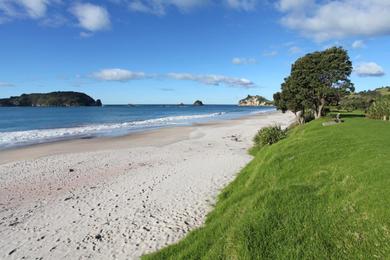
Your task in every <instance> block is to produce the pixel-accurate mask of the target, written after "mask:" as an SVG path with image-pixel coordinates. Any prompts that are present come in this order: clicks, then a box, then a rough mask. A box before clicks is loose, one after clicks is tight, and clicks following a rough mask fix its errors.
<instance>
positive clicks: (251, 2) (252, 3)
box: [226, 0, 258, 11]
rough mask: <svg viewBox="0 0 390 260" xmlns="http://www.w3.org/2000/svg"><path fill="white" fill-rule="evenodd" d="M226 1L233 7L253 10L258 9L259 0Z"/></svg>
mask: <svg viewBox="0 0 390 260" xmlns="http://www.w3.org/2000/svg"><path fill="white" fill-rule="evenodd" d="M226 3H227V5H228V6H229V7H230V8H233V9H237V10H243V11H252V10H254V9H256V5H257V3H258V0H226Z"/></svg>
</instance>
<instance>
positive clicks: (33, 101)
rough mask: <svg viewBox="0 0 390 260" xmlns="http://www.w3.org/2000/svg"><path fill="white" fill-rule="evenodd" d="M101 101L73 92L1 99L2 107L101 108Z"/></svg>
mask: <svg viewBox="0 0 390 260" xmlns="http://www.w3.org/2000/svg"><path fill="white" fill-rule="evenodd" d="M101 105H102V102H101V101H100V99H97V100H96V101H95V100H94V99H93V98H91V97H90V96H88V95H87V94H84V93H80V92H72V91H64V92H61V91H58V92H51V93H33V94H22V95H21V96H16V97H10V98H4V99H0V106H3V107H4V106H23V107H27V106H28V107H51V106H53V107H73V106H101Z"/></svg>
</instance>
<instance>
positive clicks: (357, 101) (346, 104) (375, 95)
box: [339, 86, 390, 111]
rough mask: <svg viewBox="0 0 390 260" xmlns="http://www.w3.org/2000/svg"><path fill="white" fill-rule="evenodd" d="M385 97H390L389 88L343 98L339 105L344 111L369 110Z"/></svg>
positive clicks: (366, 91)
mask: <svg viewBox="0 0 390 260" xmlns="http://www.w3.org/2000/svg"><path fill="white" fill-rule="evenodd" d="M384 97H390V87H389V86H387V87H380V88H376V89H374V90H365V91H360V92H356V93H351V94H350V95H347V96H345V97H343V98H342V99H341V101H340V104H339V105H340V107H341V108H342V109H346V110H350V111H352V110H356V109H362V110H367V109H368V108H369V107H370V106H371V104H372V103H373V102H375V101H376V100H378V99H381V98H384Z"/></svg>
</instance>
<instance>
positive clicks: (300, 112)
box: [294, 111, 305, 125]
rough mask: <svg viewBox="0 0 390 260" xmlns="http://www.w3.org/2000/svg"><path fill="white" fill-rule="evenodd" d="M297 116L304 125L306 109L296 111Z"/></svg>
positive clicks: (298, 120)
mask: <svg viewBox="0 0 390 260" xmlns="http://www.w3.org/2000/svg"><path fill="white" fill-rule="evenodd" d="M294 114H295V117H296V120H297V122H298V123H299V124H300V125H303V124H304V123H305V117H304V115H305V112H304V111H298V112H295V113H294Z"/></svg>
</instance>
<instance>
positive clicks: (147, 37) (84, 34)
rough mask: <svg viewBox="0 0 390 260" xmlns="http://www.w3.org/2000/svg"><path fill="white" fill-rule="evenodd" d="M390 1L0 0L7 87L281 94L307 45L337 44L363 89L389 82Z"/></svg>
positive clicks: (151, 99) (122, 94)
mask: <svg viewBox="0 0 390 260" xmlns="http://www.w3.org/2000/svg"><path fill="white" fill-rule="evenodd" d="M389 13H390V1H388V0H366V1H356V0H339V1H318V0H317V1H316V0H280V1H267V0H149V1H143V0H110V1H65V0H0V57H1V58H0V97H9V96H11V95H20V94H22V93H32V92H49V91H56V90H71V91H80V92H85V93H87V94H90V95H91V96H93V97H94V98H100V99H102V101H103V103H106V104H119V103H122V104H126V103H149V104H151V103H180V102H184V103H191V102H193V101H194V100H196V99H201V100H203V101H204V102H205V103H208V104H233V103H237V101H238V100H239V99H241V98H243V97H245V96H246V95H247V94H258V95H263V96H266V97H268V98H272V94H273V93H274V92H276V91H278V90H279V89H280V84H281V83H282V81H283V78H284V77H286V76H287V75H288V74H289V70H290V66H291V64H292V63H293V62H294V61H295V60H296V59H297V58H298V57H300V56H302V55H304V54H305V53H307V52H311V51H315V50H322V49H325V48H327V47H330V46H333V45H337V46H343V47H344V48H346V49H347V50H348V52H349V54H350V57H351V60H352V61H353V64H354V72H353V74H352V81H353V82H354V83H355V86H356V88H357V90H364V89H371V88H376V87H379V86H383V85H390V80H389V76H388V72H389V71H390V47H389V46H390V37H389V35H390V16H389V15H388V14H389Z"/></svg>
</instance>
